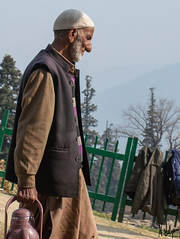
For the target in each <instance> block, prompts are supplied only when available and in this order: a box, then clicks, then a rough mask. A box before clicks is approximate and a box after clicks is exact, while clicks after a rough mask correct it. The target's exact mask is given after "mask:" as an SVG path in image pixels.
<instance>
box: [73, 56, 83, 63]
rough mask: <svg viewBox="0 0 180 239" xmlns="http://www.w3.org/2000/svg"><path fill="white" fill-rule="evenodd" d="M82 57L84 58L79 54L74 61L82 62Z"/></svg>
mask: <svg viewBox="0 0 180 239" xmlns="http://www.w3.org/2000/svg"><path fill="white" fill-rule="evenodd" d="M81 58H82V56H79V57H78V58H76V59H75V61H74V62H80V61H81Z"/></svg>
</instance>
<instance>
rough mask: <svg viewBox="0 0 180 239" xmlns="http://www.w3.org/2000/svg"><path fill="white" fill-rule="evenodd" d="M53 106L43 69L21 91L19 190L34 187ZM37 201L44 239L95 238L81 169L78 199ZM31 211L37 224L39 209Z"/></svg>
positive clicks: (50, 86) (43, 198) (48, 77)
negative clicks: (40, 206) (41, 210)
mask: <svg viewBox="0 0 180 239" xmlns="http://www.w3.org/2000/svg"><path fill="white" fill-rule="evenodd" d="M54 105H55V96H54V86H53V80H52V77H51V75H50V73H48V72H46V71H45V70H42V69H40V70H36V71H34V72H33V73H32V74H31V75H30V78H29V80H28V82H27V84H26V87H25V89H24V93H23V99H22V114H21V117H20V119H19V122H18V131H17V146H16V150H15V169H16V174H17V177H18V186H19V187H24V188H32V187H35V175H36V172H37V170H38V167H39V165H40V163H41V159H42V156H43V153H44V149H45V145H46V142H47V139H48V132H49V130H50V127H51V123H52V120H53V112H54ZM27 172H28V173H27ZM47 177H48V175H47ZM38 198H39V200H40V201H41V203H42V205H43V210H44V216H43V220H44V223H43V239H48V238H50V239H91V238H95V239H96V238H98V235H97V228H96V225H95V221H94V217H93V213H92V208H91V204H90V200H89V196H88V192H87V188H86V184H85V180H84V176H83V173H82V170H81V169H80V173H79V198H60V197H54V196H47V195H38ZM26 207H27V206H26ZM28 208H30V207H29V206H28ZM30 209H31V210H32V211H33V214H34V215H35V218H36V223H37V224H38V218H39V212H38V210H36V208H34V207H33V208H32V207H31V208H30Z"/></svg>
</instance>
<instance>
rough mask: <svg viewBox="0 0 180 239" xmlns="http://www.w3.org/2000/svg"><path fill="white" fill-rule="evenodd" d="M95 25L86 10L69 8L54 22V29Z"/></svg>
mask: <svg viewBox="0 0 180 239" xmlns="http://www.w3.org/2000/svg"><path fill="white" fill-rule="evenodd" d="M84 27H94V23H93V21H92V20H91V18H90V17H89V16H88V15H87V14H86V13H84V12H81V11H79V10H75V9H68V10H66V11H64V12H62V13H61V14H60V15H59V16H58V17H57V19H56V20H55V22H54V27H53V30H54V31H55V30H65V29H71V28H84Z"/></svg>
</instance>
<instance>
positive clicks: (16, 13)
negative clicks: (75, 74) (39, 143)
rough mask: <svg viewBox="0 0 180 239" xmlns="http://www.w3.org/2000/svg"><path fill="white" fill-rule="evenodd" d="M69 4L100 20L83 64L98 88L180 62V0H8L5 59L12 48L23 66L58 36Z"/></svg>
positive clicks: (0, 14) (1, 9) (1, 21)
mask: <svg viewBox="0 0 180 239" xmlns="http://www.w3.org/2000/svg"><path fill="white" fill-rule="evenodd" d="M68 8H76V9H79V10H82V11H84V12H86V13H87V14H88V15H89V16H90V17H91V18H92V20H93V21H94V23H95V33H94V38H93V41H92V43H93V50H92V53H90V54H88V53H87V54H85V56H84V57H83V58H82V61H81V62H80V63H78V64H77V67H78V68H80V69H81V78H82V79H81V81H82V82H84V81H83V79H84V78H85V75H91V76H92V77H93V82H92V83H93V86H94V88H95V89H96V91H97V93H98V92H102V91H103V90H106V89H108V88H109V87H113V86H115V85H118V84H120V83H122V82H125V81H129V80H131V79H133V78H136V77H137V76H139V75H141V74H142V73H144V72H148V71H151V70H154V69H157V68H161V67H165V66H167V65H173V64H176V63H180V0H111V1H106V0H91V1H84V0H79V1H78V0H77V1H73V0H67V1H57V0H51V1H44V0H31V1H26V0H18V1H13V0H6V1H1V6H0V29H1V37H0V43H1V44H0V62H1V61H2V59H3V56H4V55H5V54H10V55H11V56H12V57H13V59H14V60H15V61H16V66H17V67H18V68H19V69H20V70H21V71H22V72H23V71H24V69H25V67H26V66H27V64H28V63H29V62H30V61H31V59H32V58H33V57H34V56H35V55H36V54H37V53H38V52H39V51H40V50H41V49H42V48H45V47H46V46H47V44H48V43H51V42H52V40H53V31H52V27H53V23H54V20H55V19H56V17H57V16H58V15H59V14H60V13H61V12H62V11H64V10H66V9H68Z"/></svg>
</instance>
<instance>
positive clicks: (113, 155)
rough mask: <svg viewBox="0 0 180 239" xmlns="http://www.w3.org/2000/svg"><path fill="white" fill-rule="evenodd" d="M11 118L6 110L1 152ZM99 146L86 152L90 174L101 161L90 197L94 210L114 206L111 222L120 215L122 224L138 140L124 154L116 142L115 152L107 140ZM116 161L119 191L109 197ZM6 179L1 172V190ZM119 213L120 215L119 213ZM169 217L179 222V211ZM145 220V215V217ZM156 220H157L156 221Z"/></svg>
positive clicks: (1, 124) (0, 123)
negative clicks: (106, 166) (100, 204)
mask: <svg viewBox="0 0 180 239" xmlns="http://www.w3.org/2000/svg"><path fill="white" fill-rule="evenodd" d="M8 117H9V111H8V110H4V112H3V116H2V120H1V121H0V152H2V146H3V140H4V136H5V135H12V129H10V128H7V122H8ZM87 139H88V137H86V139H85V143H86V142H87ZM97 144H98V137H96V140H95V143H94V146H93V147H90V146H87V145H86V150H87V153H88V156H89V164H90V172H91V173H92V167H93V164H94V162H95V159H96V158H98V160H100V168H99V172H98V178H97V182H96V186H95V191H91V190H90V189H88V192H89V196H90V198H91V200H92V207H93V208H94V206H95V203H96V201H97V200H99V201H102V202H103V207H102V211H104V209H105V205H106V203H110V204H112V213H111V220H113V221H115V220H116V218H117V215H118V214H119V215H118V221H119V222H122V221H123V217H124V211H125V207H126V205H129V206H131V205H132V201H131V200H130V199H128V198H127V195H126V194H125V193H124V187H125V184H126V182H127V181H128V179H129V177H130V174H131V172H132V168H133V164H134V162H135V160H136V156H135V154H136V149H137V144H138V139H137V138H128V139H127V144H126V147H125V151H124V153H123V154H122V153H119V152H117V151H118V144H119V142H118V141H117V142H116V145H115V148H114V151H113V152H112V151H108V150H107V146H108V139H106V142H105V145H104V148H103V149H100V148H97ZM166 159H167V154H166V157H165V160H166ZM106 160H111V166H110V170H109V175H106V177H107V178H108V183H107V185H106V189H105V193H103V194H102V193H99V192H98V189H99V185H100V181H101V180H102V178H101V176H102V170H103V166H104V162H105V161H106ZM115 161H118V162H119V163H121V172H120V176H119V179H118V180H117V181H118V183H117V190H116V192H115V194H114V195H109V189H110V183H111V179H112V175H113V170H114V165H115ZM4 177H5V170H3V171H2V170H1V171H0V178H2V183H1V186H0V187H1V188H3V186H4ZM11 190H13V184H12V187H11ZM118 212H119V213H118ZM168 215H174V216H175V217H176V220H175V223H176V222H177V210H176V209H171V208H168V211H167V214H166V215H165V220H166V219H167V216H168ZM143 218H144V219H145V214H144V216H143ZM154 220H155V219H154Z"/></svg>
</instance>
